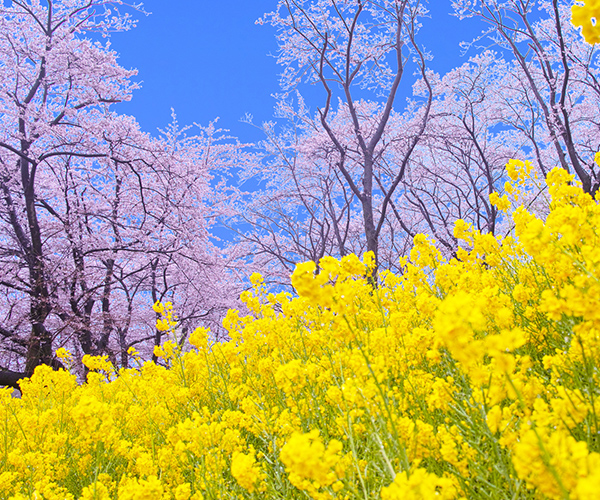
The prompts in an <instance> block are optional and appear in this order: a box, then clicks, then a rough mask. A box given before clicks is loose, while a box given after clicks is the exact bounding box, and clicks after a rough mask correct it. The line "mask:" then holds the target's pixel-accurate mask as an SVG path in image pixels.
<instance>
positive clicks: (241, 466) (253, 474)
mask: <svg viewBox="0 0 600 500" xmlns="http://www.w3.org/2000/svg"><path fill="white" fill-rule="evenodd" d="M231 475H232V476H233V477H234V478H235V480H236V481H237V482H238V484H239V485H240V486H241V487H242V488H244V489H245V490H247V491H249V492H250V493H254V492H255V491H256V489H257V488H256V485H257V483H258V482H259V481H261V480H263V479H264V477H265V474H264V473H263V472H262V471H261V469H260V466H259V465H258V464H257V463H256V458H255V457H254V452H251V453H248V454H245V453H239V452H234V454H233V457H232V460H231ZM259 490H261V487H259Z"/></svg>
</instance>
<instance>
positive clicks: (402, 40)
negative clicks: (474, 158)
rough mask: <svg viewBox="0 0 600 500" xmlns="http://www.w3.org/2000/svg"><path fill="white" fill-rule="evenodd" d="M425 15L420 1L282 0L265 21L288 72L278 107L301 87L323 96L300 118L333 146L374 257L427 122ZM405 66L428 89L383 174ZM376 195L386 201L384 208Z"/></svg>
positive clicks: (335, 161) (337, 166)
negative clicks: (341, 123)
mask: <svg viewBox="0 0 600 500" xmlns="http://www.w3.org/2000/svg"><path fill="white" fill-rule="evenodd" d="M425 14H426V10H425V8H424V6H423V4H422V2H420V1H418V0H386V1H383V2H373V1H369V0H364V1H363V0H341V1H338V0H319V1H316V2H314V1H313V2H308V1H301V0H281V1H280V2H279V3H278V6H277V10H276V11H274V12H271V13H269V14H266V15H265V16H264V18H263V19H261V20H260V22H266V23H269V24H271V25H272V26H274V27H276V28H277V29H278V34H277V38H278V42H279V53H278V61H279V63H280V64H281V65H282V66H283V67H284V72H283V74H282V80H281V81H282V88H283V91H284V93H283V94H282V96H281V100H282V104H281V105H282V106H288V107H289V106H291V104H290V103H291V101H290V95H291V94H290V91H291V90H293V89H296V88H297V87H298V84H299V83H300V82H302V81H304V82H309V83H315V84H318V85H320V87H321V88H322V89H323V91H324V97H325V98H324V103H323V105H322V106H321V107H320V108H319V109H318V113H317V116H315V117H312V118H311V117H310V116H308V115H306V114H305V116H301V117H300V119H302V120H307V119H309V120H312V122H313V125H312V127H313V128H315V127H317V126H318V127H319V128H320V129H321V130H322V131H323V132H324V134H325V135H326V137H327V141H328V142H329V143H330V144H331V149H332V156H331V160H330V161H331V164H332V165H333V166H335V169H337V171H338V172H339V174H340V178H342V179H343V181H344V183H345V184H346V186H347V187H348V188H349V191H350V192H351V193H352V195H353V196H354V197H355V198H356V199H357V200H358V202H359V203H360V207H361V211H362V219H363V234H364V239H365V243H366V244H365V247H366V250H369V251H372V252H373V253H374V254H375V256H376V258H377V256H378V255H379V237H380V234H381V232H382V229H383V227H384V225H385V221H386V213H387V211H388V210H389V205H390V201H391V200H392V197H393V195H394V193H395V192H396V189H397V188H398V186H399V185H400V182H401V180H402V179H403V177H404V175H405V173H406V168H407V165H408V163H409V160H410V157H411V155H412V153H413V151H414V149H415V147H416V146H417V144H418V142H419V140H420V138H421V136H422V133H423V131H424V129H425V126H426V123H427V119H428V116H429V110H430V106H431V101H432V94H431V89H430V88H428V86H429V79H430V73H429V72H428V70H427V67H426V62H427V55H426V53H425V51H424V50H423V48H422V47H421V46H420V45H419V43H418V42H417V39H416V36H417V32H418V29H419V26H420V24H419V22H420V18H421V17H422V16H423V15H425ZM407 67H411V68H415V69H416V70H417V71H418V73H419V75H420V76H421V78H422V80H423V82H424V83H425V88H426V90H424V91H423V92H422V94H421V95H420V96H418V97H419V99H417V96H415V99H414V100H413V102H412V104H413V107H414V108H415V109H413V110H412V113H411V119H410V120H409V121H410V130H407V131H406V133H405V134H404V135H403V137H402V138H401V139H400V142H402V143H403V150H402V153H400V154H398V151H399V149H398V148H397V149H396V151H397V153H396V154H397V161H396V162H395V168H394V169H393V170H385V169H379V163H378V162H379V159H380V157H381V156H382V155H383V149H385V145H384V142H383V137H384V134H385V132H386V130H387V129H388V128H389V123H390V119H391V117H392V114H393V111H394V105H395V104H397V97H398V95H399V92H400V88H401V82H402V80H403V76H404V72H405V69H406V68H407ZM409 88H410V87H409ZM367 92H370V93H371V94H373V93H374V94H375V95H376V96H378V97H379V98H380V99H381V100H382V101H383V103H382V104H381V105H379V104H377V105H375V106H373V105H372V104H373V102H371V103H369V102H367V101H365V99H364V97H365V95H366V93H367ZM336 99H338V102H337V106H336V103H335V100H336ZM298 109H299V110H300V109H302V108H301V106H300V107H299V108H298ZM367 110H368V111H367ZM342 117H344V119H345V120H347V123H346V127H345V129H346V130H347V133H344V134H341V133H339V132H338V131H337V130H336V128H335V127H334V125H333V120H334V119H339V120H341V118H342ZM377 171H379V181H377V180H376V175H378V174H377V173H376V172H377ZM378 194H382V197H381V199H380V203H381V206H379V207H377V206H376V205H375V200H376V199H379V198H378Z"/></svg>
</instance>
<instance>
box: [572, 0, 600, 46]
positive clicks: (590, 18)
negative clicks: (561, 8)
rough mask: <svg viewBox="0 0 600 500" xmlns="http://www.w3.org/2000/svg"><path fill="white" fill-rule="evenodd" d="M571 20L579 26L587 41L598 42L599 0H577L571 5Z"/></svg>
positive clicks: (599, 36) (599, 32)
mask: <svg viewBox="0 0 600 500" xmlns="http://www.w3.org/2000/svg"><path fill="white" fill-rule="evenodd" d="M571 12H572V15H573V18H572V22H573V24H574V25H575V26H581V34H582V35H583V37H584V38H585V40H586V42H588V43H598V42H600V26H599V25H598V21H600V0H585V2H583V1H581V0H579V1H578V2H577V3H576V4H575V5H573V7H571Z"/></svg>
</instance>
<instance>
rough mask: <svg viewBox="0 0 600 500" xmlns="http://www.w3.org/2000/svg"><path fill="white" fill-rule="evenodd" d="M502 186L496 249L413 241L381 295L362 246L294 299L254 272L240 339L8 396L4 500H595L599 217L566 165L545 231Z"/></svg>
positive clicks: (319, 268)
mask: <svg viewBox="0 0 600 500" xmlns="http://www.w3.org/2000/svg"><path fill="white" fill-rule="evenodd" d="M508 173H509V176H510V178H511V186H512V188H511V190H509V192H510V193H511V194H510V196H511V197H512V198H513V200H512V201H510V200H509V201H510V202H509V203H508V204H507V203H498V206H499V207H500V208H503V209H505V210H506V211H507V213H506V214H505V215H506V217H512V220H513V222H514V234H512V235H510V236H508V237H506V238H500V237H494V236H493V235H489V234H482V233H480V232H479V231H477V230H475V229H474V228H473V227H472V226H470V225H469V224H466V223H464V222H462V221H459V222H458V223H457V225H456V227H455V236H456V238H458V239H459V240H460V241H461V249H460V250H459V251H458V252H457V254H456V257H455V258H452V259H450V260H445V259H444V258H443V256H442V255H441V254H440V252H439V251H438V250H437V249H436V247H435V245H434V243H433V242H432V241H430V240H429V239H427V238H426V237H424V236H422V235H420V236H418V237H416V238H415V246H414V248H413V250H412V252H411V253H410V257H409V258H404V259H403V261H402V263H403V266H404V267H403V272H402V274H400V275H397V274H393V273H390V272H387V271H384V272H382V273H380V275H379V283H378V284H377V286H375V284H374V283H373V280H372V278H371V274H372V273H371V271H372V269H373V259H372V256H371V255H367V256H366V257H365V258H364V259H363V260H362V261H361V260H360V259H359V258H358V257H356V256H354V255H350V256H347V257H344V258H342V259H340V260H337V259H333V258H329V257H327V258H324V259H322V260H321V261H320V262H319V263H318V265H317V264H315V263H306V264H301V265H299V266H298V267H297V269H296V271H295V273H294V274H293V276H292V283H293V284H294V287H295V288H296V290H297V291H298V295H299V296H298V297H292V296H290V295H289V294H286V293H280V294H277V295H275V294H272V293H269V291H268V290H267V289H266V286H265V284H264V281H263V279H262V277H261V276H259V275H253V276H252V277H251V281H252V283H253V289H252V290H251V291H249V292H246V293H245V294H244V295H243V300H244V301H245V303H246V305H247V309H248V311H250V314H249V315H247V316H242V315H241V314H240V313H239V312H237V311H229V313H228V315H227V317H226V318H225V320H224V325H225V327H226V328H227V329H228V331H229V335H230V337H231V340H230V341H229V342H225V343H217V344H214V343H210V342H209V340H208V339H209V335H208V334H207V331H206V330H204V329H198V330H196V331H195V332H194V333H193V334H192V335H191V337H190V343H191V345H188V346H187V347H184V348H183V349H182V348H181V347H180V343H178V342H177V341H174V340H168V341H167V342H165V344H163V345H162V346H161V347H160V348H157V350H156V354H157V355H158V356H160V357H161V358H162V361H161V363H162V364H164V365H166V366H161V365H157V364H155V363H152V362H143V361H141V360H140V359H139V356H138V357H137V358H136V359H137V360H138V362H137V363H136V365H137V367H136V368H131V369H121V370H118V369H116V368H115V367H113V365H112V364H110V362H109V361H108V360H107V359H105V358H90V357H86V359H85V360H84V362H85V364H86V366H87V367H88V369H89V370H90V373H89V374H88V380H87V382H86V383H85V384H82V385H78V384H77V381H76V378H75V376H74V375H71V374H70V373H69V372H66V371H64V370H59V371H52V370H51V369H50V368H48V367H43V366H42V367H38V368H37V369H36V371H35V374H34V375H33V377H32V378H31V379H30V380H26V381H24V382H23V384H22V393H23V396H22V398H21V399H15V398H12V397H11V395H10V392H9V391H8V390H2V391H0V412H2V415H1V421H2V427H1V430H0V433H1V434H2V436H1V439H0V443H2V445H1V447H0V456H1V460H0V499H5V500H8V499H10V500H22V499H34V498H36V499H45V500H59V499H60V500H65V499H79V498H81V499H86V500H88V499H89V500H91V499H98V500H108V499H111V500H125V499H148V500H150V499H156V500H159V499H160V500H163V499H175V500H192V499H193V500H199V499H202V498H257V497H258V496H264V497H265V498H282V499H292V498H314V499H319V500H325V499H334V498H335V499H354V498H381V499H383V500H388V499H389V500H391V499H396V498H398V499H400V498H402V499H405V498H406V499H430V498H436V499H448V500H450V499H461V498H469V499H471V498H498V499H503V498H506V499H509V498H520V499H527V498H531V499H535V498H550V499H563V498H572V499H576V500H586V499H593V498H596V497H597V492H598V491H600V440H599V439H598V435H599V432H600V428H599V424H598V422H599V416H600V403H598V404H599V407H598V408H597V407H596V405H597V401H598V398H599V397H600V389H599V387H600V380H599V379H600V374H599V372H598V366H599V364H600V309H599V308H598V304H599V303H600V205H598V203H597V201H596V200H594V199H593V198H592V197H591V196H589V195H588V194H585V193H584V192H583V191H582V190H581V189H580V188H579V187H578V186H577V185H576V184H574V182H573V177H572V176H570V175H569V174H567V173H566V172H564V171H562V170H559V169H556V170H553V171H552V172H551V173H550V174H549V175H548V178H547V180H546V181H547V187H548V193H549V195H550V196H551V200H550V203H549V204H550V213H549V215H548V216H547V217H546V218H545V220H542V219H541V218H538V217H536V216H535V215H533V214H531V213H529V212H528V211H527V209H525V208H523V207H518V208H516V209H515V210H514V212H513V211H511V210H512V209H511V208H510V206H512V205H513V204H514V203H513V202H514V201H515V199H516V197H517V196H518V192H519V190H520V189H522V184H523V180H524V179H525V178H526V176H527V175H530V172H529V170H528V168H527V164H524V163H520V162H515V161H513V162H511V164H510V167H509V169H508ZM495 201H496V202H497V201H498V200H495ZM155 310H156V311H157V313H160V314H161V315H162V316H161V319H160V320H159V321H160V324H161V325H165V326H166V329H168V330H170V331H174V330H175V329H176V326H175V319H174V316H173V313H172V308H171V307H163V306H161V305H160V304H156V305H155ZM59 355H60V356H61V357H62V358H63V359H64V358H65V357H67V353H65V352H62V351H61V352H60V353H59ZM130 355H132V356H134V357H136V356H137V353H136V352H135V351H132V352H131V353H130Z"/></svg>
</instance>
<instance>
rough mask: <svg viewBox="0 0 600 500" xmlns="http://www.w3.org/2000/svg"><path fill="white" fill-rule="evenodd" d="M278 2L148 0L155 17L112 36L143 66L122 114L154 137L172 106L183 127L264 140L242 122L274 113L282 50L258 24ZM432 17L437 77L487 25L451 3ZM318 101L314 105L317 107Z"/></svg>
mask: <svg viewBox="0 0 600 500" xmlns="http://www.w3.org/2000/svg"><path fill="white" fill-rule="evenodd" d="M276 5H277V0H229V1H228V2H224V1H220V0H169V1H165V0H146V1H144V8H145V9H146V10H147V11H149V12H151V13H152V14H151V15H149V16H142V15H138V16H137V18H138V19H139V22H138V26H137V27H136V28H135V29H133V30H132V31H129V32H125V33H117V34H115V35H113V36H112V39H111V43H112V48H113V49H114V50H116V51H117V52H118V53H119V55H120V58H119V62H120V64H121V65H122V66H124V67H126V68H137V69H138V70H139V75H138V77H137V81H140V82H141V83H142V88H141V89H140V90H137V91H136V92H135V93H134V95H133V99H132V101H131V102H128V103H124V104H122V105H120V106H119V107H118V108H117V110H118V111H119V112H122V113H126V114H130V115H133V116H135V117H136V118H137V119H138V121H139V122H140V124H141V126H142V129H143V130H145V131H147V132H150V133H154V132H155V131H156V129H157V128H158V127H164V126H166V125H167V124H168V123H169V122H170V115H171V108H174V109H175V112H176V113H177V116H178V119H179V122H180V124H182V125H183V124H191V123H193V122H196V123H199V124H201V125H206V124H208V122H210V121H211V120H214V119H215V118H217V117H219V118H220V119H219V125H220V126H221V127H222V128H227V129H230V130H231V133H232V134H233V135H235V136H237V137H239V138H240V140H241V141H242V142H250V141H256V140H259V139H260V138H261V137H260V134H259V132H258V131H256V129H254V128H253V127H251V126H250V125H247V124H243V123H240V119H241V118H242V117H243V116H244V115H245V114H246V113H250V114H252V115H253V116H254V119H255V122H257V123H261V122H263V121H266V120H269V119H271V118H272V115H273V106H274V104H275V101H274V99H273V98H272V97H271V96H272V94H273V93H275V92H277V91H278V90H279V83H278V75H279V73H280V71H281V68H280V67H279V66H278V65H277V64H276V62H275V59H274V58H273V57H270V56H269V54H274V53H276V51H277V42H276V39H275V31H274V29H273V28H272V27H270V26H267V25H263V26H260V25H256V24H255V23H254V22H255V21H256V19H258V18H259V17H261V16H262V14H263V13H264V12H268V11H272V10H274V9H275V7H276ZM429 10H430V11H431V18H430V19H426V20H425V21H424V26H423V28H422V32H421V40H423V42H424V43H425V45H426V47H427V49H428V50H430V52H432V54H433V55H434V60H433V62H432V67H433V69H434V70H435V71H438V72H440V73H442V74H443V73H445V72H446V71H448V70H450V69H452V68H454V67H456V66H458V65H460V64H462V63H463V62H466V60H467V57H461V56H460V54H461V50H460V47H459V43H460V42H461V41H463V40H471V39H472V38H473V37H474V36H475V35H476V34H477V32H478V31H479V30H480V29H481V27H477V26H476V25H475V24H474V22H473V21H469V20H466V21H459V20H458V19H457V18H455V17H453V16H450V15H449V13H450V11H451V5H450V0H430V3H429ZM319 104H320V103H314V105H315V106H317V105H319Z"/></svg>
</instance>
